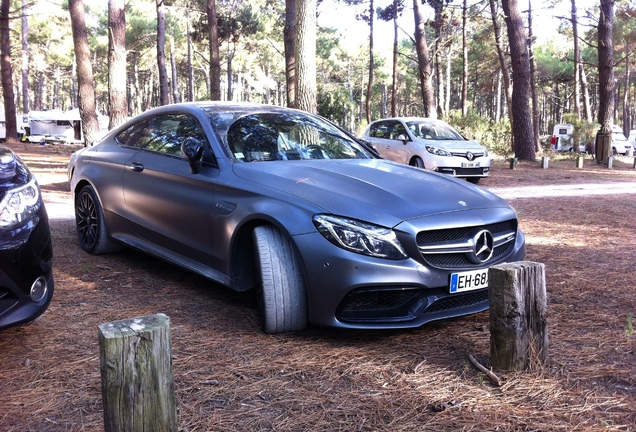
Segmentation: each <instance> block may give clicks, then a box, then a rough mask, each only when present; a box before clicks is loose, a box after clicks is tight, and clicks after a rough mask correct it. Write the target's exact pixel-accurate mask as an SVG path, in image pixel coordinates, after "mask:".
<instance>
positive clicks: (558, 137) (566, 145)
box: [550, 123, 585, 152]
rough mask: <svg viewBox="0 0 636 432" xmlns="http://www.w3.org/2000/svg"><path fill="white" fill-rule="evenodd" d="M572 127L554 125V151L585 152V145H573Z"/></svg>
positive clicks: (565, 124)
mask: <svg viewBox="0 0 636 432" xmlns="http://www.w3.org/2000/svg"><path fill="white" fill-rule="evenodd" d="M573 133H574V126H573V125H571V124H570V123H561V124H557V125H554V130H553V132H552V140H551V142H550V143H551V144H552V148H553V149H554V150H556V151H577V152H585V144H576V148H575V144H574V138H572V134H573Z"/></svg>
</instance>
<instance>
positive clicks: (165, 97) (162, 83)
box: [157, 0, 170, 105]
mask: <svg viewBox="0 0 636 432" xmlns="http://www.w3.org/2000/svg"><path fill="white" fill-rule="evenodd" d="M157 67H158V69H159V104H160V105H168V104H169V103H170V93H169V90H168V89H169V86H168V71H167V69H166V14H165V6H164V4H163V0H157Z"/></svg>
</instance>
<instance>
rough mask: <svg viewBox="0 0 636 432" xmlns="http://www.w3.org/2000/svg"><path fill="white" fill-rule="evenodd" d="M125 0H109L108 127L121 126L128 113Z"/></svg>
mask: <svg viewBox="0 0 636 432" xmlns="http://www.w3.org/2000/svg"><path fill="white" fill-rule="evenodd" d="M124 7H125V6H124V0H109V1H108V28H109V32H108V36H109V38H108V42H109V44H108V45H109V50H108V103H109V113H110V119H109V123H108V128H109V129H112V128H114V127H116V126H119V125H120V124H122V123H123V122H124V121H126V117H127V115H128V106H127V103H126V84H127V81H128V80H127V75H126V15H125V12H124Z"/></svg>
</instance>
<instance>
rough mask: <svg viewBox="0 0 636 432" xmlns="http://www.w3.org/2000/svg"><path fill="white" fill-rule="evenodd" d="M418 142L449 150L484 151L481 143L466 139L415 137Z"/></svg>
mask: <svg viewBox="0 0 636 432" xmlns="http://www.w3.org/2000/svg"><path fill="white" fill-rule="evenodd" d="M415 140H416V142H419V143H421V144H425V145H432V146H435V147H443V148H445V149H447V150H473V151H483V150H484V146H482V145H481V144H479V143H478V142H476V141H465V140H430V139H422V138H415Z"/></svg>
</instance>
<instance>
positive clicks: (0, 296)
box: [0, 286, 18, 315]
mask: <svg viewBox="0 0 636 432" xmlns="http://www.w3.org/2000/svg"><path fill="white" fill-rule="evenodd" d="M16 304H18V298H17V297H16V296H15V294H13V292H11V291H10V290H8V289H6V288H4V287H1V286H0V315H2V314H4V313H6V312H8V311H9V310H11V309H12V308H13V307H14V306H15V305H16Z"/></svg>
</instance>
